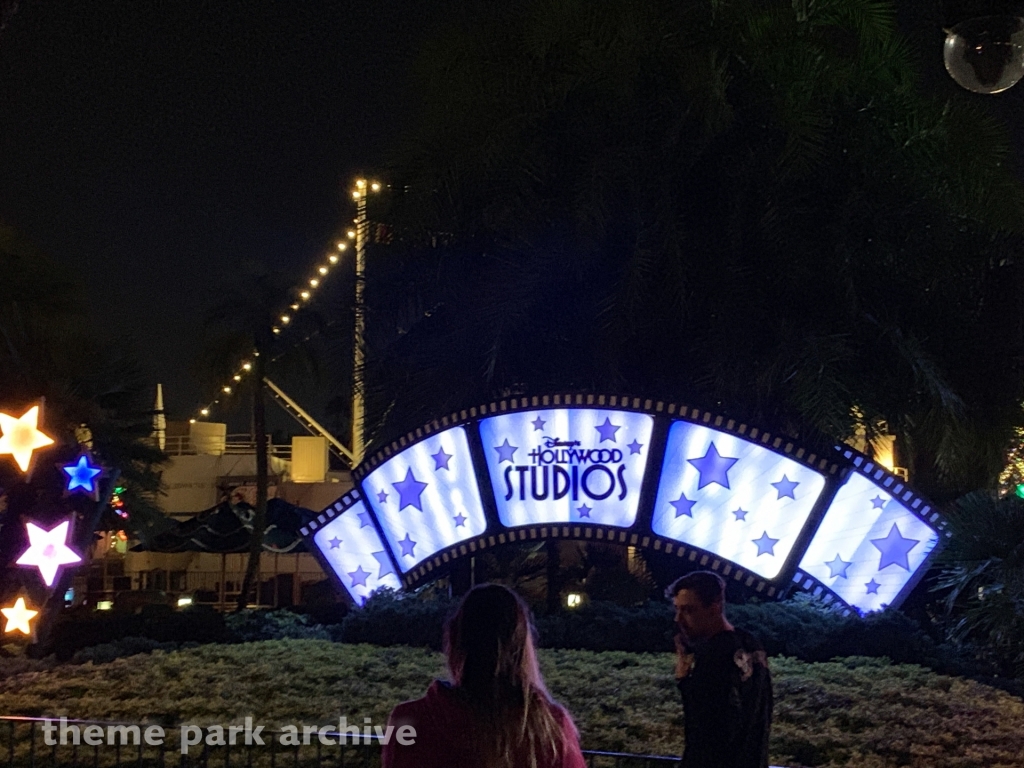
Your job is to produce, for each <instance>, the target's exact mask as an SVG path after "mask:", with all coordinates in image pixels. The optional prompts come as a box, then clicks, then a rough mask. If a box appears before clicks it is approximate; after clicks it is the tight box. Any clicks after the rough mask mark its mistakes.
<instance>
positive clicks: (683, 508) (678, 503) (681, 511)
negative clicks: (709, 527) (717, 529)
mask: <svg viewBox="0 0 1024 768" xmlns="http://www.w3.org/2000/svg"><path fill="white" fill-rule="evenodd" d="M696 503H697V502H696V501H690V500H689V499H688V498H686V494H685V493H681V494H679V498H678V499H676V500H675V501H670V502H669V504H671V505H672V506H673V507H675V508H676V517H682V516H683V515H686V516H687V517H691V518H692V517H693V505H694V504H696Z"/></svg>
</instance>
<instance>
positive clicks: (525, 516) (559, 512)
mask: <svg viewBox="0 0 1024 768" xmlns="http://www.w3.org/2000/svg"><path fill="white" fill-rule="evenodd" d="M653 427H654V419H653V418H652V417H651V416H648V415H646V414H642V413H631V412H628V411H613V410H605V409H595V408H553V409H545V410H539V411H523V412H519V413H509V414H502V415H501V416H493V417H491V418H489V419H484V420H483V421H481V422H480V438H481V441H482V442H483V447H484V454H485V455H486V456H487V469H488V470H489V472H490V477H491V486H492V488H493V489H494V498H495V502H496V503H497V507H498V516H499V517H500V518H501V522H502V524H503V525H506V526H508V527H515V526H519V525H534V524H538V523H570V522H571V523H574V524H575V523H583V524H587V523H591V524H597V525H611V526H617V527H621V528H626V527H628V526H630V525H632V524H633V523H634V522H635V521H636V515H637V508H638V506H639V503H640V485H641V483H642V482H643V478H644V470H645V468H646V466H647V454H648V452H649V450H650V443H651V431H652V429H653Z"/></svg>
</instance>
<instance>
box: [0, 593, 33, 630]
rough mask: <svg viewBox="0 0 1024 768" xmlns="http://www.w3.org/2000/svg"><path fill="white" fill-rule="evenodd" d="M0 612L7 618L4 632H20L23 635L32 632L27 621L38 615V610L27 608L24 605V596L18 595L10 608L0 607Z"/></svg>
mask: <svg viewBox="0 0 1024 768" xmlns="http://www.w3.org/2000/svg"><path fill="white" fill-rule="evenodd" d="M0 613H2V614H3V615H4V618H6V619H7V623H6V624H5V625H4V634H7V633H8V632H21V634H23V635H31V634H32V627H31V626H30V624H29V622H30V621H32V619H34V618H35V617H36V616H38V615H39V611H32V610H29V608H28V607H27V606H26V605H25V598H24V597H19V598H18V599H17V600H16V601H15V602H14V605H12V606H11V607H10V608H0Z"/></svg>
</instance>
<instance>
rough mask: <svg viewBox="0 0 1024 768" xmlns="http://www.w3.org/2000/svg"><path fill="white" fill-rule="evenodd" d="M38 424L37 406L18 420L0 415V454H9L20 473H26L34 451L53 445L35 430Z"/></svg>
mask: <svg viewBox="0 0 1024 768" xmlns="http://www.w3.org/2000/svg"><path fill="white" fill-rule="evenodd" d="M38 424H39V406H38V405H33V406H32V407H31V408H29V409H28V410H27V411H25V413H23V414H22V415H21V416H20V417H19V418H14V417H13V416H11V415H10V414H7V413H0V432H2V433H3V434H2V436H0V454H4V453H9V454H11V455H12V456H13V457H14V460H15V461H16V462H17V463H18V466H19V467H20V468H21V471H22V472H28V468H29V465H30V464H31V463H32V452H33V451H34V450H36V449H37V448H43V447H45V446H47V445H52V444H53V440H51V439H50V438H49V437H47V436H46V435H44V434H43V433H42V432H40V431H39V430H38V429H37V426H38Z"/></svg>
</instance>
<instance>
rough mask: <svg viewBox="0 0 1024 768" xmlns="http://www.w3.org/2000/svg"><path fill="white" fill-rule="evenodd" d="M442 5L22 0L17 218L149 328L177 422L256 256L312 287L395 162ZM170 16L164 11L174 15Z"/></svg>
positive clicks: (10, 174) (4, 116)
mask: <svg viewBox="0 0 1024 768" xmlns="http://www.w3.org/2000/svg"><path fill="white" fill-rule="evenodd" d="M431 8H435V9H436V6H434V5H433V4H432V3H414V2H408V1H403V0H374V2H372V3H371V2H359V3H355V2H349V3H344V2H328V1H326V0H301V2H296V0H285V1H283V2H266V0H262V1H261V2H238V1H237V0H189V2H173V3H172V2H168V3H147V2H139V0H69V1H64V0H61V2H54V1H53V0H21V3H20V8H19V10H18V12H17V14H16V15H15V16H14V17H13V19H12V21H11V23H10V25H9V27H8V28H7V29H6V30H5V31H4V32H3V34H2V36H0V220H2V221H4V222H6V223H8V224H12V225H14V226H16V227H18V228H19V229H21V230H22V231H24V232H25V233H26V234H28V236H29V237H30V238H32V239H33V240H34V241H35V242H36V243H37V244H38V245H40V246H41V247H42V248H44V249H45V250H46V251H48V252H49V253H51V254H52V255H53V256H55V257H57V258H58V259H60V260H61V262H62V263H63V264H65V265H66V266H67V268H68V269H69V270H71V271H73V272H74V273H75V276H76V277H77V278H79V279H80V280H81V282H82V284H83V285H84V287H85V289H86V290H87V291H88V301H89V304H90V305H91V307H92V309H93V315H94V322H95V325H96V330H97V332H98V333H102V334H103V335H105V336H107V337H112V338H121V337H125V336H128V337H131V338H132V339H133V340H134V346H135V347H136V348H137V349H138V350H139V352H140V354H141V356H142V357H143V363H144V364H145V365H146V367H147V369H148V371H149V373H150V375H151V376H152V381H153V383H154V384H155V383H156V382H157V381H161V382H163V383H164V386H165V393H166V396H167V401H168V402H167V405H168V408H169V409H170V410H171V415H172V416H177V417H186V416H188V415H189V414H190V411H191V410H192V409H194V407H195V406H196V404H197V403H198V402H199V398H200V391H199V389H198V387H197V385H196V384H195V382H194V379H193V377H192V372H191V370H190V368H189V366H190V365H191V364H192V360H193V358H194V355H195V352H196V348H195V346H194V345H195V342H196V339H197V338H198V332H199V327H200V320H201V317H202V315H203V313H204V311H205V310H206V309H207V308H208V307H210V305H211V304H213V303H215V302H216V301H217V291H218V289H219V288H220V287H222V286H223V285H225V284H226V282H227V281H228V280H230V279H231V272H232V270H233V269H234V268H236V267H237V265H238V264H240V263H241V262H242V261H244V260H258V261H264V262H266V263H270V264H276V265H279V266H280V267H282V268H285V269H290V270H292V271H293V272H294V274H295V275H296V280H297V281H298V280H299V279H300V278H302V277H303V275H304V273H305V272H307V271H308V270H309V269H310V265H311V264H312V263H313V262H314V260H315V259H316V258H317V257H318V256H320V255H321V254H323V253H324V252H325V250H326V249H327V248H328V247H330V245H331V243H332V241H333V238H334V236H335V234H336V233H337V232H338V231H340V230H341V229H343V228H344V226H345V224H346V221H347V220H350V219H351V216H352V210H351V205H350V203H349V202H346V200H347V195H348V187H349V185H350V184H351V181H352V179H353V178H354V175H355V174H356V173H358V172H362V171H373V170H374V169H377V168H380V167H381V165H382V164H383V163H384V162H385V159H386V156H387V152H388V149H389V147H390V146H391V145H392V143H393V141H394V138H395V136H396V135H397V133H398V131H399V129H400V127H401V125H402V122H403V120H406V119H407V118H408V113H409V109H410V103H411V99H410V98H409V96H410V94H409V86H408V84H407V81H408V77H407V75H408V72H409V69H410V64H411V61H412V59H413V57H414V56H415V52H416V47H417V45H418V40H419V38H420V37H421V36H422V34H423V32H422V30H423V29H424V28H425V26H426V24H427V21H428V19H427V18H426V16H427V14H428V13H429V12H430V9H431ZM157 9H159V10H157Z"/></svg>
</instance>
